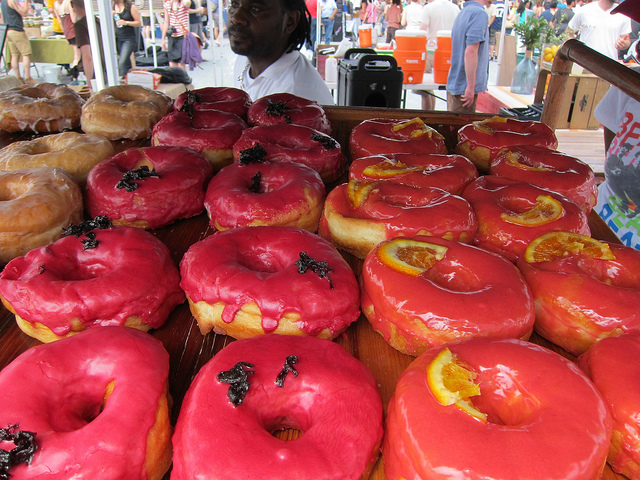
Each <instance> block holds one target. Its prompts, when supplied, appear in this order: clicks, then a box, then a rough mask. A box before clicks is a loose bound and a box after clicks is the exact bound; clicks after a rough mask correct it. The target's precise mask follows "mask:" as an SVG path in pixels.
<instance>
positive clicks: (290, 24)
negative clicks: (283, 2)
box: [284, 10, 300, 33]
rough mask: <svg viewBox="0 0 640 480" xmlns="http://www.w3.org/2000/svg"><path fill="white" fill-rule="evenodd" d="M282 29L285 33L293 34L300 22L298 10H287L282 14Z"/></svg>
mask: <svg viewBox="0 0 640 480" xmlns="http://www.w3.org/2000/svg"><path fill="white" fill-rule="evenodd" d="M284 22H285V23H284V28H285V31H286V32H287V33H291V32H293V31H294V30H295V29H296V27H297V26H298V22H300V12H299V11H298V10H287V11H285V12H284Z"/></svg>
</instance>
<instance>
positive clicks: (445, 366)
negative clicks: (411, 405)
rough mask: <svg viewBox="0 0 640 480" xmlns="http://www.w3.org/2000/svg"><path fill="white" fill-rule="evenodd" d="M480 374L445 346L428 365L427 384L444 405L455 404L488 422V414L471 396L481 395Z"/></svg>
mask: <svg viewBox="0 0 640 480" xmlns="http://www.w3.org/2000/svg"><path fill="white" fill-rule="evenodd" d="M477 376H478V374H477V373H476V372H474V371H473V369H472V368H471V367H470V366H469V365H467V364H466V363H464V362H463V361H462V360H460V359H459V358H458V356H457V355H454V354H453V353H451V350H449V348H447V347H445V348H444V349H443V350H442V351H441V352H440V353H438V355H436V357H435V358H434V359H433V360H432V361H431V363H430V364H429V365H428V366H427V385H429V389H430V390H431V393H433V396H434V397H435V399H436V400H437V401H438V403H440V404H441V405H444V406H449V405H455V406H456V407H458V408H459V409H461V410H462V411H464V412H465V413H468V414H469V415H472V416H473V417H475V418H477V419H479V420H481V421H483V422H486V421H487V414H486V413H483V412H481V411H480V410H478V409H477V408H476V406H475V405H474V404H473V402H472V401H471V399H470V397H474V396H477V395H480V386H479V385H477V384H476V383H475V379H476V377H477Z"/></svg>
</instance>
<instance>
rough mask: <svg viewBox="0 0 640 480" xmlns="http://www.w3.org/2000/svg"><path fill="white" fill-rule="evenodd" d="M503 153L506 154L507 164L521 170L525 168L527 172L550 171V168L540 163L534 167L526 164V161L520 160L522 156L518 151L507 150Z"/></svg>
mask: <svg viewBox="0 0 640 480" xmlns="http://www.w3.org/2000/svg"><path fill="white" fill-rule="evenodd" d="M505 155H506V156H507V165H511V166H512V167H516V168H520V169H522V170H527V171H529V172H549V171H551V169H550V168H547V167H543V166H540V165H538V166H537V167H534V166H533V165H527V164H526V163H522V162H520V157H522V155H520V154H519V153H516V152H507V153H505Z"/></svg>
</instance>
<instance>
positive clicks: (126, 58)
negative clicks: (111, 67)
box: [116, 38, 136, 77]
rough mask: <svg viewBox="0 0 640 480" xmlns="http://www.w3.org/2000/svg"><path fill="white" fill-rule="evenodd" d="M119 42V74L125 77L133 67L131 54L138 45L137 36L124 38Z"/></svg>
mask: <svg viewBox="0 0 640 480" xmlns="http://www.w3.org/2000/svg"><path fill="white" fill-rule="evenodd" d="M116 43H117V44H118V45H117V47H118V75H120V76H121V77H124V76H125V75H126V74H127V72H128V71H129V69H130V68H131V54H132V53H133V50H134V49H135V47H136V40H135V38H124V39H122V40H119V41H116Z"/></svg>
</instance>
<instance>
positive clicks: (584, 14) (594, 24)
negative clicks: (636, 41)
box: [568, 0, 631, 60]
mask: <svg viewBox="0 0 640 480" xmlns="http://www.w3.org/2000/svg"><path fill="white" fill-rule="evenodd" d="M616 5H617V4H616V3H614V2H613V1H612V0H594V1H593V2H591V3H588V4H586V5H584V6H583V7H581V8H580V9H579V10H576V13H575V15H574V16H573V18H572V19H571V20H570V21H569V25H568V29H569V30H572V31H574V32H576V33H577V34H578V38H579V40H580V41H582V42H583V43H584V44H585V45H587V46H588V47H591V48H593V49H594V50H595V51H597V52H600V53H601V54H603V55H606V56H607V57H609V58H611V59H613V60H618V50H623V49H626V48H629V46H630V45H631V41H630V40H629V33H631V20H630V19H629V17H626V16H625V15H622V14H621V13H612V12H611V11H612V10H613V9H614V7H615V6H616Z"/></svg>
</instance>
